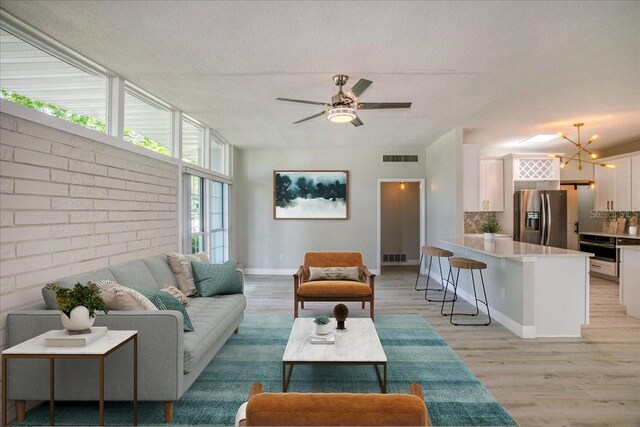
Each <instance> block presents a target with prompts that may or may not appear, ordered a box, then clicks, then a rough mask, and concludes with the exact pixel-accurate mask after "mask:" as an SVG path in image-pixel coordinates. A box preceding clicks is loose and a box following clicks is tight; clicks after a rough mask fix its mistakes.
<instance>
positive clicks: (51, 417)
mask: <svg viewBox="0 0 640 427" xmlns="http://www.w3.org/2000/svg"><path fill="white" fill-rule="evenodd" d="M55 377H56V359H53V358H51V359H49V425H54V418H55V415H54V407H55V401H56V399H55V390H56V384H55V383H56V381H55Z"/></svg>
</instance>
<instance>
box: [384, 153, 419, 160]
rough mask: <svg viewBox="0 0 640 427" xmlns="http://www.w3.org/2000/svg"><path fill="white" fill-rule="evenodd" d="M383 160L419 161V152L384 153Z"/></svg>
mask: <svg viewBox="0 0 640 427" xmlns="http://www.w3.org/2000/svg"><path fill="white" fill-rule="evenodd" d="M382 161H383V162H417V161H418V155H417V154H383V155H382Z"/></svg>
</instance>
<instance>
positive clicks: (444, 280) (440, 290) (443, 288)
mask: <svg viewBox="0 0 640 427" xmlns="http://www.w3.org/2000/svg"><path fill="white" fill-rule="evenodd" d="M438 268H439V269H440V280H441V281H442V282H441V283H440V289H435V288H429V279H428V278H427V288H426V289H425V290H424V299H426V300H427V301H430V302H442V303H444V302H451V301H453V300H448V301H445V300H446V294H445V295H444V296H443V297H442V299H429V298H427V293H428V292H429V291H434V292H442V291H445V286H444V283H445V282H447V283H450V282H449V276H450V275H452V273H451V269H449V274H447V278H446V279H445V278H444V276H443V275H442V260H441V259H440V257H438ZM445 292H446V291H445ZM453 297H454V298H457V296H456V295H455V294H454V295H453Z"/></svg>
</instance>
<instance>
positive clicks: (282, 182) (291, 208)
mask: <svg viewBox="0 0 640 427" xmlns="http://www.w3.org/2000/svg"><path fill="white" fill-rule="evenodd" d="M273 219H349V171H340V170H337V171H336V170H275V171H273Z"/></svg>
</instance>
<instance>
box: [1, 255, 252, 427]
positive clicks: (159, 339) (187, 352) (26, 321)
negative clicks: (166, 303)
mask: <svg viewBox="0 0 640 427" xmlns="http://www.w3.org/2000/svg"><path fill="white" fill-rule="evenodd" d="M237 274H239V275H242V272H241V271H238V272H237ZM105 279H109V280H113V281H115V282H117V283H119V284H121V285H125V286H138V287H147V288H153V289H160V288H162V287H164V286H166V285H167V284H171V285H174V286H176V287H177V282H176V278H175V276H174V275H173V273H172V271H171V269H170V268H169V264H168V263H167V257H166V256H165V255H158V256H155V257H151V258H146V259H142V260H138V261H134V262H131V263H128V264H125V265H121V266H117V267H110V268H107V269H104V270H99V271H96V272H94V273H92V274H89V275H85V276H81V277H72V278H69V279H65V280H61V281H60V283H61V284H62V285H64V286H67V287H70V286H73V285H74V284H75V283H77V282H81V283H83V284H84V283H86V282H88V281H98V280H105ZM243 287H244V278H243ZM246 305H247V304H246V298H245V296H244V294H234V295H221V296H216V297H211V298H191V299H190V302H189V304H188V305H187V307H185V308H186V310H187V313H188V314H189V317H190V318H191V321H192V323H193V327H194V332H184V331H183V316H182V314H181V313H180V312H178V311H110V312H109V314H107V315H104V314H98V315H97V318H96V322H95V325H94V326H107V327H108V328H109V329H121V330H123V329H134V330H137V331H138V398H139V399H140V400H152V401H163V402H164V410H165V421H167V422H171V420H172V417H173V402H175V401H176V400H178V399H180V397H181V396H182V394H183V393H184V392H185V391H186V390H188V389H189V387H190V386H191V384H193V382H194V381H195V380H196V378H198V376H199V375H200V373H201V372H202V371H203V370H204V368H205V367H206V366H207V365H208V364H209V362H211V360H212V359H213V357H214V356H215V354H216V353H217V352H218V351H219V350H220V348H221V347H222V346H223V345H224V343H225V342H226V341H227V339H228V338H229V337H230V336H231V335H232V334H233V333H234V332H237V331H238V328H239V326H240V323H241V322H242V319H243V317H244V310H245V307H246ZM51 329H62V323H61V321H60V312H59V311H58V310H47V309H46V305H45V304H44V302H43V303H42V304H39V305H37V306H34V307H32V308H30V309H26V310H20V311H17V312H15V313H11V314H9V315H8V317H7V335H8V337H7V338H8V345H9V346H13V345H15V344H18V343H20V342H23V341H25V340H27V339H29V338H32V337H34V336H36V335H39V334H41V333H44V332H46V331H49V330H51ZM55 366H56V376H55V378H56V390H55V396H56V400H96V401H97V400H99V395H98V393H99V392H98V362H97V361H89V360H58V361H56V365H55ZM132 372H133V371H132V344H131V343H129V344H127V346H125V347H124V348H122V349H119V350H118V351H116V352H114V353H113V354H111V355H109V357H107V358H106V362H105V389H106V390H105V399H106V400H131V398H132V395H131V393H132V391H131V390H132V388H133V383H132ZM7 378H8V380H9V384H8V386H9V389H8V392H7V397H8V398H9V399H10V400H15V401H16V402H17V404H16V416H17V418H18V419H20V418H21V417H22V416H23V415H24V401H26V400H48V399H49V364H48V362H47V361H46V360H11V361H10V362H9V364H8V375H7ZM20 412H22V414H21V413H20Z"/></svg>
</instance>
